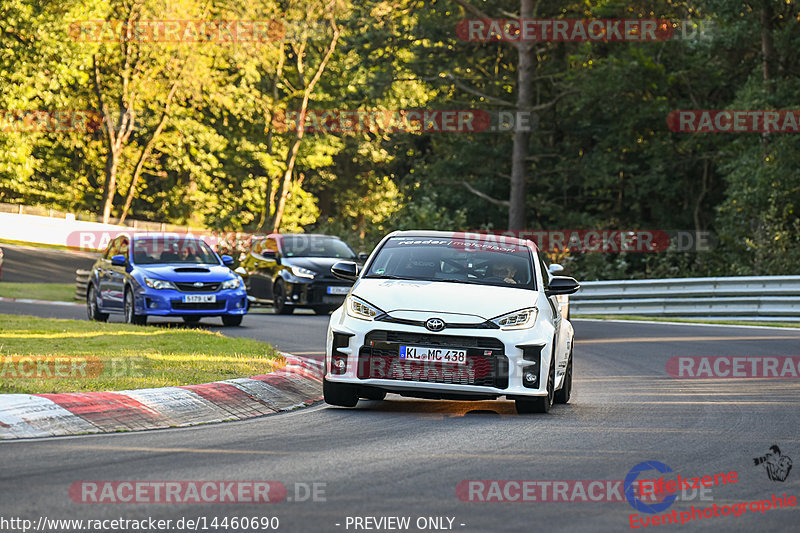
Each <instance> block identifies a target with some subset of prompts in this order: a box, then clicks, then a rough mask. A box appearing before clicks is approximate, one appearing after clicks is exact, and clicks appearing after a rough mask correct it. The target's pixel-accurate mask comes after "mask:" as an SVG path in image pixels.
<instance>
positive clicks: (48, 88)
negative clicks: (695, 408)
mask: <svg viewBox="0 0 800 533" xmlns="http://www.w3.org/2000/svg"><path fill="white" fill-rule="evenodd" d="M471 3H472V5H474V6H476V7H478V8H479V9H481V10H482V11H483V12H485V13H487V14H488V15H489V16H492V17H497V18H507V17H508V16H509V15H508V14H509V13H514V12H517V11H518V10H519V7H520V5H519V1H518V0H485V1H477V0H471ZM131 6H138V7H136V9H139V11H138V12H137V13H138V16H140V17H141V18H142V19H148V18H149V19H156V20H158V19H161V20H164V19H190V18H197V19H217V20H219V19H226V20H231V19H255V20H265V19H276V20H282V21H284V23H285V25H286V28H287V32H286V34H285V36H284V38H283V39H279V40H273V41H271V42H267V43H259V44H253V43H246V44H233V45H232V44H230V43H228V44H222V43H206V44H203V45H201V46H198V45H196V44H190V43H139V42H134V43H131V46H132V47H133V48H132V50H133V52H134V55H133V56H132V57H135V64H136V68H135V69H134V70H133V71H132V75H131V77H130V80H129V84H128V85H127V86H126V85H125V84H124V83H123V79H124V78H123V74H124V72H125V65H126V63H125V57H126V55H125V51H126V43H120V42H103V43H96V42H79V41H76V40H75V39H73V38H71V37H70V36H69V33H68V29H69V22H72V21H81V20H90V19H94V20H99V19H120V18H125V16H126V15H127V14H128V12H129V9H130V8H131ZM536 6H537V7H536V9H537V12H536V15H535V16H536V17H537V18H603V19H608V18H661V19H669V20H673V21H678V20H684V19H691V20H694V21H701V22H704V23H705V21H711V22H713V26H710V25H709V28H710V29H708V32H707V35H706V37H707V38H705V39H675V40H670V41H666V42H656V43H637V42H609V43H603V42H589V43H578V42H550V43H535V45H534V57H535V62H534V78H535V81H534V87H533V93H534V95H535V98H534V100H535V101H534V104H535V105H537V106H539V110H538V112H537V114H538V125H537V127H536V129H535V131H534V132H533V134H532V135H531V138H530V144H529V146H528V160H527V162H528V167H527V169H526V170H527V176H528V181H527V196H526V205H527V206H528V216H527V219H528V224H529V229H533V230H536V229H606V230H613V229H665V230H691V231H712V232H714V233H716V234H717V235H718V236H719V246H718V248H717V249H715V250H714V251H713V252H710V253H696V254H690V253H660V254H591V253H588V254H573V255H571V256H561V257H556V256H554V259H558V260H559V261H562V262H563V263H564V264H565V265H566V266H568V267H569V269H570V271H571V273H572V274H574V275H576V276H577V277H580V278H583V279H604V278H640V277H673V276H687V275H724V274H786V273H795V272H796V267H795V265H796V264H797V263H798V259H800V257H798V255H800V246H798V244H800V242H798V239H800V236H799V235H800V232H798V229H800V218H799V217H798V206H800V174H799V173H798V168H800V160H799V158H800V155H798V154H800V150H799V148H800V146H798V143H800V141H798V139H800V137H798V136H797V135H793V134H786V133H782V134H779V133H775V134H769V135H761V134H757V133H748V134H720V133H716V134H712V133H704V134H691V133H675V132H672V131H670V130H669V129H668V128H667V124H666V120H665V119H666V116H667V115H668V114H669V112H670V111H672V110H676V109H789V108H795V109H796V107H797V102H798V94H800V81H799V80H800V78H799V77H798V72H800V56H798V54H796V52H795V50H797V49H798V48H800V31H798V29H800V11H799V10H800V8H798V5H797V3H796V2H784V1H782V0H770V1H768V2H762V3H758V4H751V3H746V2H738V1H734V2H731V1H727V0H700V1H697V2H687V1H680V0H650V1H647V2H633V3H631V2H620V1H617V0H598V1H593V2H583V1H568V2H563V1H558V2H556V1H555V0H543V1H540V2H537V3H536ZM762 8H764V9H768V10H769V11H770V13H771V15H770V17H768V18H769V19H770V25H769V28H767V29H766V33H767V34H768V35H769V36H771V38H772V40H773V42H774V46H773V47H774V50H775V55H774V57H772V58H770V59H771V61H770V65H771V78H770V80H768V81H765V80H764V76H763V71H762V68H763V64H762V57H763V56H762V35H763V34H764V31H763V30H765V28H762V24H761V17H760V11H759V10H760V9H762ZM464 18H475V17H474V15H473V14H471V13H468V12H467V11H465V10H464V8H463V7H462V6H461V5H459V3H457V2H455V1H454V0H435V1H432V2H421V1H418V0H391V1H390V0H364V1H360V2H350V1H349V0H335V1H330V0H291V1H288V2H284V1H280V2H279V1H277V0H256V1H255V2H250V3H246V4H241V3H235V2H230V1H229V0H216V1H214V2H211V3H207V2H199V1H198V0H180V1H178V2H175V3H170V4H169V5H164V4H163V3H158V2H155V1H154V0H141V1H139V2H133V3H131V2H123V1H122V0H90V1H89V2H80V3H79V2H76V1H74V0H67V1H65V2H61V3H60V4H58V5H55V4H52V3H51V2H45V3H44V4H42V3H40V2H38V1H33V0H3V1H2V2H0V109H4V110H32V109H47V110H59V109H98V106H99V102H98V97H97V90H96V88H95V86H94V71H93V61H94V58H95V57H96V58H97V62H98V65H99V69H100V74H101V83H100V85H101V90H102V92H103V94H104V96H105V98H106V101H107V102H108V103H109V105H110V106H111V107H112V108H114V111H115V112H117V113H118V114H119V113H120V112H122V111H123V110H124V109H123V108H121V107H120V106H119V102H120V99H121V98H122V96H123V93H124V91H125V90H128V91H129V92H130V93H131V94H132V95H135V98H136V102H137V103H136V105H137V127H136V129H135V130H134V132H133V134H132V135H131V137H130V139H129V140H128V142H127V143H126V144H125V146H124V147H123V149H122V150H121V152H120V163H119V171H118V176H117V180H118V187H117V190H116V193H115V195H114V198H113V210H112V214H113V215H116V216H118V215H120V214H121V211H122V207H123V205H124V203H125V197H126V195H127V194H128V191H129V189H130V187H131V181H132V177H133V173H134V169H135V166H136V162H137V160H138V157H139V156H140V155H141V154H142V151H143V150H144V149H145V147H146V146H148V143H149V142H151V141H152V140H153V139H154V138H155V141H154V142H153V143H152V152H151V153H150V155H149V156H148V157H147V158H146V160H145V162H144V167H143V171H142V173H141V176H140V178H139V182H138V184H137V185H136V187H135V190H134V196H133V203H132V206H131V211H130V216H131V217H133V218H143V219H150V220H156V221H164V222H173V223H181V224H191V225H195V226H203V227H209V228H214V229H221V230H249V231H270V230H271V229H272V226H273V223H274V218H275V216H276V208H277V205H278V199H279V198H280V196H281V194H283V195H285V197H286V210H285V214H284V216H283V219H282V220H281V223H280V227H281V229H282V230H284V231H293V232H294V231H298V232H299V231H322V232H328V233H334V234H339V235H341V236H342V237H344V238H345V239H346V240H348V242H350V244H351V245H353V246H354V247H355V248H358V249H359V251H369V250H370V248H371V247H372V246H374V244H375V243H376V242H378V240H379V239H380V238H381V237H383V235H385V234H386V233H388V232H390V231H393V230H395V229H412V228H429V229H450V230H466V231H468V230H476V229H488V228H494V229H503V228H504V227H505V224H506V220H507V207H506V206H505V205H504V202H507V200H508V199H509V188H510V186H509V184H510V173H511V162H510V159H511V158H510V155H511V149H512V139H513V133H512V132H483V133H437V132H425V133H419V132H389V131H356V132H351V133H345V132H306V133H305V135H304V136H303V138H302V140H301V141H300V144H299V149H298V153H297V160H296V163H295V165H294V168H293V169H292V171H291V175H290V180H289V186H288V187H287V188H284V186H283V182H284V175H285V173H286V171H287V168H289V166H288V162H289V160H290V157H289V155H290V149H291V146H292V144H293V143H294V142H295V132H294V131H292V130H291V129H289V130H288V131H286V130H285V128H284V129H281V128H279V127H277V126H276V121H275V120H274V118H275V117H276V116H279V115H280V113H281V112H286V111H292V110H298V109H299V107H300V105H301V102H302V99H303V89H304V87H306V86H307V84H308V83H309V81H310V80H311V79H312V77H313V75H314V73H315V72H316V69H317V67H318V66H319V65H320V64H321V62H322V60H323V58H324V57H325V54H326V50H327V49H328V46H329V45H330V43H331V39H332V37H333V34H334V26H333V25H332V24H331V19H334V20H335V28H336V29H337V30H338V31H340V32H341V34H340V36H339V40H338V42H337V44H336V47H335V49H334V52H333V55H332V56H331V58H330V61H329V62H328V64H327V66H326V67H325V69H324V70H323V71H322V73H321V77H320V79H319V83H318V85H317V86H316V87H315V88H314V90H313V91H311V93H310V94H309V98H308V105H309V108H310V109H315V110H325V109H338V110H358V109H361V110H365V109H369V110H375V109H378V110H398V109H433V110H451V109H477V110H485V111H490V112H498V111H508V110H513V109H514V106H515V101H516V96H517V94H518V87H517V74H518V73H517V62H518V52H517V50H516V49H515V47H514V46H511V45H509V44H504V43H497V42H491V43H481V42H465V41H462V40H459V39H458V38H457V36H456V31H455V29H456V26H457V24H458V22H459V21H460V20H462V19H464ZM176 82H177V90H176V92H175V95H174V98H173V100H172V103H171V106H170V108H169V111H168V118H167V120H166V122H165V126H164V128H163V130H162V131H161V132H160V134H159V135H158V136H157V137H155V132H156V127H157V124H158V122H159V119H160V117H161V114H162V113H163V112H164V110H165V103H166V101H167V95H168V93H169V90H170V87H171V86H172V84H173V83H176ZM125 87H127V89H125ZM108 161H109V147H108V142H107V139H106V138H105V130H101V131H95V132H84V133H80V132H73V133H69V132H47V131H32V132H15V131H10V130H9V129H8V128H0V201H2V202H16V203H31V204H44V205H48V206H52V207H58V208H63V209H81V210H91V211H94V212H102V205H101V202H102V198H103V190H104V181H105V177H106V164H107V162H108ZM476 193H478V194H476ZM487 198H488V199H489V200H487Z"/></svg>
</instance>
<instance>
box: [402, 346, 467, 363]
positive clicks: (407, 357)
mask: <svg viewBox="0 0 800 533" xmlns="http://www.w3.org/2000/svg"><path fill="white" fill-rule="evenodd" d="M400 359H402V360H404V361H423V362H433V363H454V364H457V365H465V364H467V351H466V350H453V349H447V348H430V347H427V346H400Z"/></svg>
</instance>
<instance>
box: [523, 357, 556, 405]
mask: <svg viewBox="0 0 800 533" xmlns="http://www.w3.org/2000/svg"><path fill="white" fill-rule="evenodd" d="M554 363H555V358H554V357H551V360H550V371H549V372H548V373H547V396H539V397H536V398H517V399H516V400H514V403H515V404H516V407H517V414H520V415H527V414H531V413H547V412H549V411H550V408H551V407H552V406H553V399H554V396H555V392H554V391H553V388H554V387H555V373H556V372H555V370H556V369H555V364H554Z"/></svg>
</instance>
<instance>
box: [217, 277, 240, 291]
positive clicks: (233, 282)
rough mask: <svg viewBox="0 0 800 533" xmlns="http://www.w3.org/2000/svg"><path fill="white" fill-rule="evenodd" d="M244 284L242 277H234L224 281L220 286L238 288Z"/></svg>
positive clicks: (222, 288)
mask: <svg viewBox="0 0 800 533" xmlns="http://www.w3.org/2000/svg"><path fill="white" fill-rule="evenodd" d="M241 286H242V279H241V278H233V279H229V280H227V281H223V282H222V285H220V286H219V288H220V289H221V290H225V289H238V288H239V287H241Z"/></svg>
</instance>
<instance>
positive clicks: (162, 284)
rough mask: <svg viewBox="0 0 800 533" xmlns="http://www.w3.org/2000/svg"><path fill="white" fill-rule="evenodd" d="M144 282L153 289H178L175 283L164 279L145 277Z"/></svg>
mask: <svg viewBox="0 0 800 533" xmlns="http://www.w3.org/2000/svg"><path fill="white" fill-rule="evenodd" d="M144 284H145V285H147V286H148V287H150V288H151V289H175V290H177V289H178V287H176V286H175V284H174V283H172V282H171V281H167V280H163V279H153V278H144Z"/></svg>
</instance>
